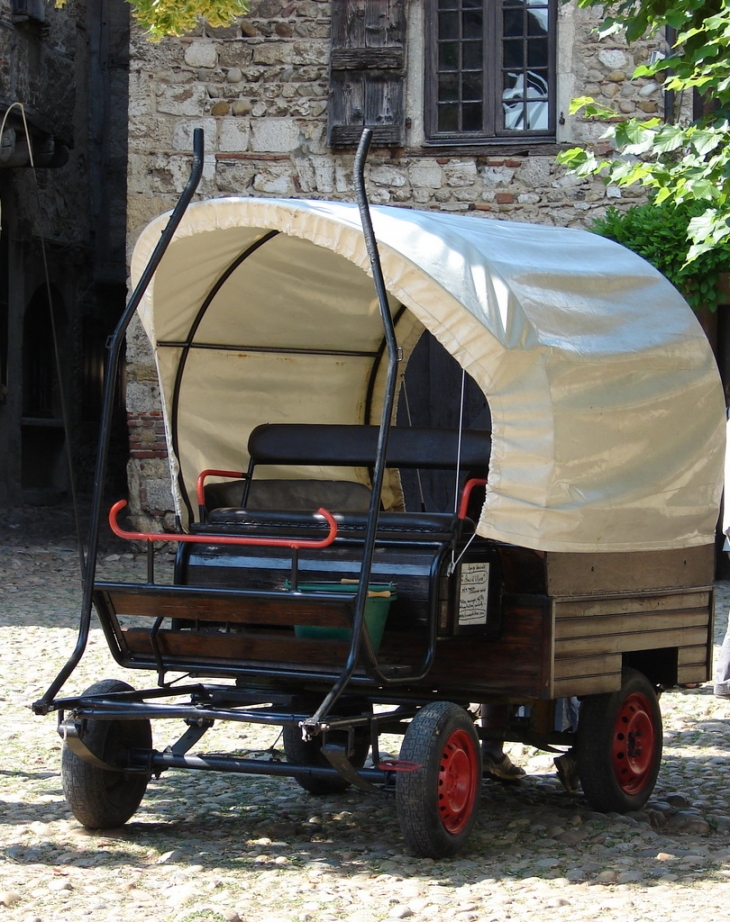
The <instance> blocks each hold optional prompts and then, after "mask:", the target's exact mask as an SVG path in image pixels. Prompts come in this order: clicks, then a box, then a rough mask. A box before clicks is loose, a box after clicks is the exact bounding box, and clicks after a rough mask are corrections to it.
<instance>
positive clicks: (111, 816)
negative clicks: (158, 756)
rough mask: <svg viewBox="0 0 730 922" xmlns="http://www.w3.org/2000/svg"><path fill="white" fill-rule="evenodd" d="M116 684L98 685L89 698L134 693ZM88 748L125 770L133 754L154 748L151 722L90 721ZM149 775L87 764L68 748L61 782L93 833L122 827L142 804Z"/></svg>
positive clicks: (74, 809) (76, 812)
mask: <svg viewBox="0 0 730 922" xmlns="http://www.w3.org/2000/svg"><path fill="white" fill-rule="evenodd" d="M131 690H132V687H131V685H127V683H126V682H120V681H118V680H117V679H104V680H103V681H101V682H95V683H94V684H93V685H91V686H90V687H89V688H87V689H86V691H85V692H84V694H85V695H109V694H113V693H114V692H120V691H131ZM83 740H84V743H85V744H86V746H87V747H88V748H89V749H90V750H91V751H92V752H93V753H94V754H95V755H98V756H99V758H101V759H102V760H103V761H105V762H109V763H110V764H112V765H115V764H116V765H124V764H125V761H126V758H127V755H128V753H129V751H130V750H131V749H151V748H152V730H151V728H150V722H149V720H88V719H87V721H86V732H85V734H84V737H83ZM148 781H149V775H148V774H146V773H144V772H128V771H125V770H124V769H121V768H120V769H119V770H116V769H105V768H99V766H97V765H92V764H91V763H90V762H86V761H84V759H82V758H80V757H79V756H77V755H76V753H75V752H72V751H71V749H69V747H68V745H66V744H64V747H63V752H62V754H61V782H62V785H63V793H64V795H65V797H66V801H67V802H68V805H69V807H70V808H71V812H72V813H73V815H74V816H75V817H76V819H77V820H78V821H79V822H80V823H81V825H82V826H86V827H88V828H89V829H111V828H114V827H116V826H122V825H123V824H124V823H126V822H127V820H128V819H129V818H130V817H131V816H132V814H133V813H134V812H135V811H136V809H137V807H139V805H140V803H141V802H142V798H143V797H144V793H145V791H146V790H147V783H148Z"/></svg>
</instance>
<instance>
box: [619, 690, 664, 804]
mask: <svg viewBox="0 0 730 922" xmlns="http://www.w3.org/2000/svg"><path fill="white" fill-rule="evenodd" d="M655 746H656V739H655V736H654V724H653V721H652V716H651V705H650V703H649V700H648V699H647V698H646V696H645V695H642V694H640V693H638V692H635V693H633V694H631V695H629V696H628V697H627V698H626V700H625V701H624V702H623V704H622V705H621V708H620V709H619V712H618V714H617V715H616V724H615V727H614V736H613V746H612V759H613V767H614V771H615V773H616V779H617V780H618V783H619V785H620V786H621V788H622V790H623V791H624V792H625V793H626V794H636V793H638V792H639V791H640V790H641V789H642V787H643V785H644V783H645V781H646V778H647V776H648V774H649V773H650V771H651V767H652V765H653V762H654V753H655Z"/></svg>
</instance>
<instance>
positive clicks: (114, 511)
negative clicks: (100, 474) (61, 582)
mask: <svg viewBox="0 0 730 922" xmlns="http://www.w3.org/2000/svg"><path fill="white" fill-rule="evenodd" d="M126 505H127V501H126V500H124V499H120V500H119V502H117V503H114V505H113V506H112V507H111V509H110V510H109V526H110V528H111V530H112V531H113V532H114V534H115V535H117V536H118V537H119V538H126V539H127V540H129V541H176V542H178V543H180V544H253V545H256V546H258V547H290V548H302V547H308V548H320V547H329V546H330V544H332V542H333V541H334V540H335V538H336V537H337V522H336V521H335V517H334V516H333V515H332V513H331V512H329V511H328V510H327V509H318V510H317V514H318V515H321V516H322V517H323V518H324V519H325V521H326V522H327V524H328V525H329V532H328V534H327V536H326V537H325V538H322V539H320V540H318V541H315V540H312V539H309V538H301V539H299V538H250V537H244V536H243V535H190V534H177V533H175V532H170V533H168V532H154V531H149V532H144V531H125V530H124V529H123V528H121V527H120V525H119V523H118V522H117V516H118V515H119V513H120V512H121V510H122V509H124V507H125V506H126Z"/></svg>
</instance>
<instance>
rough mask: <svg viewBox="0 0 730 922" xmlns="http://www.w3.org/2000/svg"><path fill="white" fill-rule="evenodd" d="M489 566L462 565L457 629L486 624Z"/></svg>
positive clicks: (477, 564)
mask: <svg viewBox="0 0 730 922" xmlns="http://www.w3.org/2000/svg"><path fill="white" fill-rule="evenodd" d="M488 597H489V564H488V563H463V564H462V565H461V585H460V587H459V627H463V626H465V625H469V624H486V623H487V603H488Z"/></svg>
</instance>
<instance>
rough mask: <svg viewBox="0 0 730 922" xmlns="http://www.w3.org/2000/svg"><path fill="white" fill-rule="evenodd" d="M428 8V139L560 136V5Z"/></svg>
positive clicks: (441, 1)
mask: <svg viewBox="0 0 730 922" xmlns="http://www.w3.org/2000/svg"><path fill="white" fill-rule="evenodd" d="M428 3H429V17H428V20H427V24H428V28H427V43H428V45H427V48H428V52H427V70H426V73H427V96H426V100H427V102H426V130H427V138H428V140H429V141H431V142H432V143H433V142H435V143H445V144H448V143H479V142H480V141H485V140H503V141H504V140H510V139H514V140H521V141H524V140H525V139H526V138H534V139H535V140H542V139H545V140H549V139H551V138H552V137H554V133H555V113H554V108H555V107H554V98H555V31H556V30H555V23H556V0H428Z"/></svg>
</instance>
